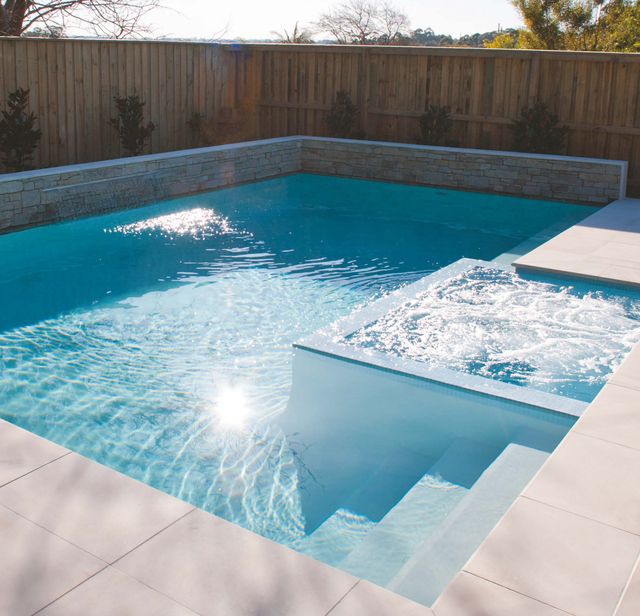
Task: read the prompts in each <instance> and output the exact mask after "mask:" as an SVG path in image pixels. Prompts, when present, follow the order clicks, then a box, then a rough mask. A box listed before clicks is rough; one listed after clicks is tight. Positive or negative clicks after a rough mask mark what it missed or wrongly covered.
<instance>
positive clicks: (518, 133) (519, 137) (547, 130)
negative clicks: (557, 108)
mask: <svg viewBox="0 0 640 616" xmlns="http://www.w3.org/2000/svg"><path fill="white" fill-rule="evenodd" d="M512 129H513V149H514V150H516V151H517V152H533V153H537V154H562V153H563V152H564V147H565V142H566V139H567V133H568V132H569V131H568V128H567V127H566V126H562V125H561V124H560V121H559V119H558V116H557V115H556V114H555V113H553V112H552V111H551V110H550V109H549V108H548V107H547V106H546V105H545V104H544V103H541V102H537V103H536V104H535V105H533V107H529V108H526V107H525V108H524V109H522V111H521V112H520V118H519V119H518V120H517V121H516V122H515V123H514V124H513V127H512Z"/></svg>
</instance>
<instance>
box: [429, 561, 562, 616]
mask: <svg viewBox="0 0 640 616" xmlns="http://www.w3.org/2000/svg"><path fill="white" fill-rule="evenodd" d="M433 611H434V612H435V614H436V616H460V615H461V614H464V615H465V616H566V612H561V611H560V610H557V609H555V608H554V607H551V606H550V605H545V604H544V603H540V602H539V601H536V600H535V599H531V598H530V597H526V596H525V595H521V594H519V593H516V592H513V591H512V590H509V589H508V588H504V586H499V585H498V584H494V583H493V582H489V581H487V580H483V579H482V578H479V577H477V576H475V575H471V574H470V573H466V572H465V571H462V572H460V573H459V574H458V575H457V576H456V577H455V578H454V579H453V581H452V582H451V584H449V586H448V587H447V590H446V592H445V593H443V595H442V596H441V597H440V599H438V601H437V602H436V604H435V605H434V606H433Z"/></svg>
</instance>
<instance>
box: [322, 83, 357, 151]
mask: <svg viewBox="0 0 640 616" xmlns="http://www.w3.org/2000/svg"><path fill="white" fill-rule="evenodd" d="M359 118H360V111H359V110H358V107H357V106H356V105H355V104H354V102H353V101H352V100H351V97H350V96H349V94H348V93H347V92H345V91H344V90H340V91H339V92H338V93H337V94H336V99H335V101H334V103H333V105H331V109H330V110H329V113H328V114H327V128H328V129H329V134H330V135H331V136H332V137H342V138H344V139H348V138H357V137H359V136H360V135H359V133H358V132H357V130H356V127H357V125H358V120H359Z"/></svg>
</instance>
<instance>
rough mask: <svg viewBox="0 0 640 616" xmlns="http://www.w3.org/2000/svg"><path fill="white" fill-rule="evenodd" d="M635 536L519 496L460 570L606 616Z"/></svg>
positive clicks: (628, 566)
mask: <svg viewBox="0 0 640 616" xmlns="http://www.w3.org/2000/svg"><path fill="white" fill-rule="evenodd" d="M639 554H640V537H638V536H637V535H632V534H630V533H627V532H625V531H621V530H618V529H616V528H612V527H610V526H606V525H605V524H602V523H600V522H595V521H592V520H588V519H586V518H583V517H580V516H577V515H574V514H572V513H568V512H565V511H562V510H560V509H556V508H554V507H551V506H549V505H545V504H543V503H539V502H537V501H533V500H530V499H528V498H523V497H520V498H518V500H517V501H516V502H515V504H514V505H513V507H512V508H511V509H510V510H509V511H508V512H507V514H506V516H505V517H504V518H503V519H502V521H501V522H500V523H499V524H498V526H496V528H494V529H493V531H492V532H491V534H490V535H489V537H488V538H487V540H486V541H485V542H484V544H483V545H482V546H481V547H480V549H479V550H478V552H476V554H475V555H474V556H473V557H472V558H471V560H470V561H469V563H467V565H466V566H465V568H464V569H465V571H467V572H468V573H472V574H474V575H477V576H478V577H482V578H484V579H486V580H489V581H492V582H494V583H496V584H499V585H500V586H504V587H506V588H508V589H511V590H513V591H515V592H518V593H520V594H523V595H526V596H528V597H531V598H533V599H536V600H538V601H540V602H541V603H546V604H548V605H551V606H553V607H555V608H557V609H560V610H564V611H566V612H569V613H570V614H575V615H579V616H605V615H606V616H610V615H611V614H612V613H613V610H614V608H615V606H616V604H617V601H618V599H619V597H620V596H621V594H622V591H623V589H624V587H625V584H626V582H627V579H628V577H629V574H630V572H631V570H632V568H633V566H634V563H635V561H636V559H637V557H638V555H639Z"/></svg>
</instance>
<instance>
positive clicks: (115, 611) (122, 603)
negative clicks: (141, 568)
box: [38, 567, 195, 616]
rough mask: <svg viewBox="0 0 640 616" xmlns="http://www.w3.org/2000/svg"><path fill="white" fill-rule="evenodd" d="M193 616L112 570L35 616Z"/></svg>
mask: <svg viewBox="0 0 640 616" xmlns="http://www.w3.org/2000/svg"><path fill="white" fill-rule="evenodd" d="M88 614H90V615H91V616H116V615H117V616H195V612H192V611H191V610H189V609H187V608H186V607H184V606H182V605H180V604H178V603H176V602H175V601H173V600H171V599H169V598H168V597H165V596H164V595H162V594H160V593H159V592H156V591H155V590H152V589H151V588H149V587H148V586H145V585H144V584H142V583H141V582H138V581H137V580H134V579H133V578H131V577H129V576H128V575H125V574H124V573H122V572H121V571H118V570H117V569H114V568H113V567H107V568H106V569H103V570H102V571H100V573H98V574H97V575H95V576H94V577H92V578H90V579H88V580H87V581H86V582H83V583H82V584H80V586H78V587H76V588H74V589H73V590H72V591H71V592H69V593H67V594H66V595H64V596H63V597H61V598H60V599H58V600H57V601H55V602H54V603H52V604H51V605H49V606H48V607H46V608H45V609H44V610H42V611H41V612H38V616H87V615H88Z"/></svg>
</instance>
